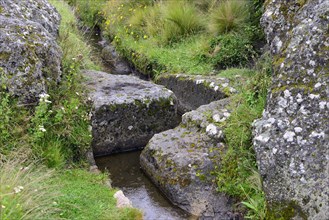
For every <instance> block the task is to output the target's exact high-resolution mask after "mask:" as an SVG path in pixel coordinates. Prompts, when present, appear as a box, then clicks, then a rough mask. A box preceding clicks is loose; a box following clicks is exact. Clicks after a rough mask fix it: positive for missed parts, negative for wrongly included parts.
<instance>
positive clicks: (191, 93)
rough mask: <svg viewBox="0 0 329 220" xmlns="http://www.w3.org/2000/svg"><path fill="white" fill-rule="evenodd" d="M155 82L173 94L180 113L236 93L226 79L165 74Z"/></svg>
mask: <svg viewBox="0 0 329 220" xmlns="http://www.w3.org/2000/svg"><path fill="white" fill-rule="evenodd" d="M156 82H157V83H158V84H160V85H164V86H165V87H166V88H168V89H170V90H172V91H173V92H174V93H175V95H176V96H177V98H178V100H179V106H178V111H179V112H180V113H184V112H188V111H191V110H194V109H196V108H198V107H199V106H201V105H205V104H208V103H210V102H213V101H216V100H220V99H223V98H226V97H228V96H229V95H230V94H231V93H235V92H236V90H235V89H234V88H232V87H231V86H230V82H229V80H228V79H225V78H221V77H216V76H201V75H185V74H177V75H174V74H167V75H163V76H160V77H159V78H158V79H157V80H156Z"/></svg>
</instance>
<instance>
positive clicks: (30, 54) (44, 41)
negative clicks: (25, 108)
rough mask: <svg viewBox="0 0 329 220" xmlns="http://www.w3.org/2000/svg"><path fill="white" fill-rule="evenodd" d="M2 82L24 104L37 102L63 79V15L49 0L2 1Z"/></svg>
mask: <svg viewBox="0 0 329 220" xmlns="http://www.w3.org/2000/svg"><path fill="white" fill-rule="evenodd" d="M0 8H1V15H0V68H1V76H0V79H1V85H2V87H5V88H6V89H7V90H8V91H9V92H10V93H11V94H12V95H14V96H17V97H18V98H19V100H20V101H21V102H22V103H35V102H36V101H37V100H38V96H39V94H41V93H44V92H47V87H48V85H50V84H56V83H57V82H58V81H59V80H60V76H61V70H60V64H61V58H62V53H61V49H60V47H59V46H58V45H57V43H56V37H57V33H58V26H59V21H60V16H59V14H58V13H57V11H56V10H55V9H54V8H53V7H52V6H51V5H50V4H49V3H48V2H47V1H46V0H37V1H34V0H26V1H20V0H6V1H0Z"/></svg>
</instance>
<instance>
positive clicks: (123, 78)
mask: <svg viewBox="0 0 329 220" xmlns="http://www.w3.org/2000/svg"><path fill="white" fill-rule="evenodd" d="M84 75H85V76H86V79H87V82H86V85H87V87H88V89H89V90H90V93H89V96H90V98H91V100H92V103H93V107H94V111H93V116H92V134H93V142H92V145H93V151H94V155H95V156H101V155H106V154H111V153H115V152H124V151H130V150H137V149H141V148H143V147H144V146H145V145H146V144H147V142H148V141H149V140H150V139H151V137H152V136H153V135H154V134H156V133H159V132H161V131H164V130H167V129H170V128H173V127H175V126H176V125H177V124H178V123H179V118H178V116H177V100H176V96H175V95H174V94H173V92H171V91H170V90H168V89H166V88H164V87H163V86H159V85H156V84H154V83H151V82H149V81H143V80H140V79H138V78H137V77H134V76H127V75H112V74H108V73H104V72H97V71H85V72H84Z"/></svg>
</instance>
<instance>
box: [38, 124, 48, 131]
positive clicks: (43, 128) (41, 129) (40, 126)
mask: <svg viewBox="0 0 329 220" xmlns="http://www.w3.org/2000/svg"><path fill="white" fill-rule="evenodd" d="M39 131H42V132H46V131H47V130H46V129H45V127H43V125H39Z"/></svg>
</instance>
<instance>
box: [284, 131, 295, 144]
mask: <svg viewBox="0 0 329 220" xmlns="http://www.w3.org/2000/svg"><path fill="white" fill-rule="evenodd" d="M295 136H296V134H295V132H292V131H286V133H284V135H283V138H284V139H285V140H287V141H288V142H292V141H293V140H294V137H295Z"/></svg>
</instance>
